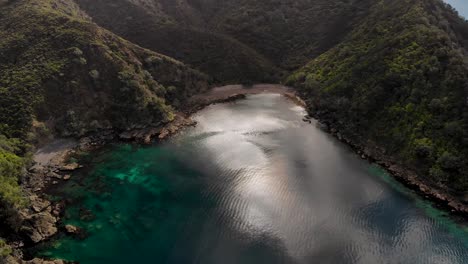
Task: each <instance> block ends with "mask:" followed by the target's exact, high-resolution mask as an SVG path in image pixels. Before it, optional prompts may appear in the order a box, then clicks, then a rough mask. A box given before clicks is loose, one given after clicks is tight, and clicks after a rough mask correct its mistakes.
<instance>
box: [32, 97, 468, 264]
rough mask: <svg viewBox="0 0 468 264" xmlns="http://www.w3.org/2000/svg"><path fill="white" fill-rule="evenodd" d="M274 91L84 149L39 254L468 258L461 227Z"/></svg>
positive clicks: (182, 258)
mask: <svg viewBox="0 0 468 264" xmlns="http://www.w3.org/2000/svg"><path fill="white" fill-rule="evenodd" d="M304 114H305V112H304V109H302V108H301V107H298V106H296V105H294V104H293V103H291V102H290V101H288V100H287V99H285V98H283V97H281V96H279V95H273V94H265V95H253V96H249V97H248V99H247V100H242V101H238V102H236V103H232V104H221V105H214V106H210V107H208V108H206V109H204V110H203V111H201V112H199V113H198V114H197V115H196V116H195V119H196V120H197V121H198V126H197V127H195V128H190V129H188V130H186V131H185V132H183V133H182V134H180V135H178V136H177V137H175V138H173V139H171V140H170V141H169V142H167V143H164V144H160V145H155V146H145V147H141V146H134V145H125V144H123V145H115V146H111V147H109V148H107V149H105V150H103V151H101V152H99V153H92V154H91V155H92V156H89V157H87V158H85V159H88V160H89V162H88V163H89V164H88V170H86V171H85V172H82V173H81V175H74V176H73V178H72V180H71V181H70V182H69V183H67V184H66V185H65V186H64V187H61V188H60V190H56V194H57V197H58V198H57V199H69V200H70V201H72V202H73V203H72V205H71V206H69V207H68V209H67V211H66V216H65V219H64V222H65V223H69V224H73V225H76V226H79V227H82V228H84V229H85V230H87V232H88V235H89V236H88V237H87V238H86V239H84V240H76V239H73V238H70V237H67V236H62V237H59V238H58V239H56V240H54V241H52V242H51V243H50V245H48V246H47V247H46V248H44V249H42V250H41V254H42V255H43V256H48V257H54V258H64V259H68V260H76V261H79V262H80V263H83V264H97V263H100V264H102V263H116V264H117V263H158V264H159V263H177V264H179V263H181V264H183V263H203V264H209V263H222V264H231V263H232V264H234V263H242V264H249V263H408V264H410V263H411V264H414V263H468V230H467V229H466V228H465V227H464V226H462V225H460V224H457V223H456V222H454V221H453V220H451V219H450V218H449V217H447V216H446V215H445V214H444V213H443V212H441V211H439V210H437V209H435V208H433V207H432V206H431V204H430V203H429V202H426V201H424V200H422V199H420V198H419V197H418V196H417V195H415V194H414V193H413V192H412V191H410V190H407V189H406V188H405V187H403V186H402V185H401V184H399V183H397V182H395V181H394V180H393V179H392V178H391V177H390V176H389V175H387V174H386V173H385V172H384V171H383V170H382V169H381V168H379V167H377V166H375V165H372V164H369V163H368V162H367V161H364V160H361V159H360V158H359V157H358V156H356V155H355V154H354V153H352V152H351V151H350V150H349V149H348V148H347V147H346V146H345V145H343V144H342V143H340V142H338V141H337V140H335V139H334V138H332V137H331V136H330V135H328V134H326V133H324V132H323V131H321V130H320V129H319V128H318V127H317V126H316V125H315V124H307V123H304V122H302V117H303V115H304Z"/></svg>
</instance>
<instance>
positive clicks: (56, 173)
mask: <svg viewBox="0 0 468 264" xmlns="http://www.w3.org/2000/svg"><path fill="white" fill-rule="evenodd" d="M268 87H269V86H268V85H262V86H261V89H259V88H258V87H257V88H256V89H244V88H242V89H243V90H239V89H238V88H236V89H231V88H230V89H227V90H223V89H222V88H223V87H221V89H220V90H215V91H211V92H209V93H207V94H205V95H198V96H196V97H195V98H193V100H191V101H189V102H188V103H187V104H186V105H185V106H183V107H182V108H183V109H184V111H183V112H180V113H177V114H176V117H175V119H174V120H173V121H172V122H170V123H168V124H165V125H163V126H157V127H156V126H155V127H147V128H141V129H133V130H129V131H123V132H116V131H113V130H107V131H101V132H100V133H97V134H95V135H91V136H88V137H84V138H81V139H80V140H79V141H77V142H75V143H74V144H70V145H68V146H67V147H66V148H64V149H61V150H60V151H57V153H56V155H55V156H54V157H52V158H50V159H49V160H48V161H47V162H46V164H40V166H37V163H36V165H35V166H32V167H31V168H30V169H29V170H28V172H27V174H26V176H25V177H24V179H23V187H24V189H25V190H26V192H27V193H28V199H29V202H30V203H29V206H28V208H26V209H24V210H22V211H21V212H20V215H19V218H20V219H21V227H20V228H19V231H18V235H17V239H16V240H15V241H13V242H12V243H10V245H11V246H12V248H13V250H14V254H13V256H10V257H8V258H7V259H5V260H3V261H0V263H8V264H41V263H44V264H62V263H66V262H65V261H62V260H53V261H50V260H43V259H39V258H34V259H32V260H29V261H25V260H23V259H24V258H25V256H24V255H23V251H22V249H23V248H27V247H31V246H33V245H36V244H38V243H41V242H44V241H47V240H49V239H51V238H52V237H53V236H54V235H56V234H57V233H58V232H64V233H66V234H68V235H70V236H73V237H78V238H82V237H83V236H84V235H85V233H86V230H80V229H79V228H77V227H74V226H71V225H67V226H63V224H62V223H61V217H62V216H63V211H64V208H65V207H66V202H64V201H59V202H52V201H49V200H47V198H46V190H47V188H48V186H53V185H57V184H60V182H64V181H68V180H69V179H70V178H71V177H73V176H72V173H73V172H74V171H75V170H78V169H80V168H81V165H79V164H78V163H76V162H75V161H73V158H72V157H73V155H75V154H76V153H78V152H89V151H94V150H96V149H98V148H100V147H103V146H105V145H107V144H110V143H112V142H135V143H139V144H151V143H153V142H154V140H157V141H162V140H165V139H167V138H169V137H170V136H172V135H174V134H176V133H178V132H179V131H180V130H182V129H184V128H186V127H190V126H195V125H196V122H195V121H193V120H192V119H191V118H190V116H191V115H192V114H194V113H196V112H198V111H200V110H202V109H203V108H205V107H207V106H209V105H212V104H218V103H229V102H234V101H237V100H241V99H245V98H246V96H247V95H248V94H258V93H262V92H267V93H272V92H273V93H279V94H281V95H283V96H285V97H286V98H288V99H289V100H291V101H292V102H294V103H295V104H297V105H300V106H303V107H305V108H306V103H305V102H304V101H303V100H302V99H301V98H300V97H299V96H297V95H296V93H295V92H294V91H293V90H291V89H290V88H288V87H285V86H278V85H272V86H271V87H272V89H267V88H268ZM218 89H219V88H218ZM220 91H221V92H220ZM312 118H313V119H316V120H318V122H319V124H320V126H321V127H322V128H323V130H324V131H326V132H328V133H330V134H331V135H333V136H335V137H336V138H337V139H338V140H340V141H341V142H343V143H345V144H347V145H348V146H350V147H351V148H352V149H353V150H354V151H355V152H356V153H357V154H358V155H360V156H361V158H363V159H366V160H369V161H370V162H373V163H376V164H378V165H380V166H382V167H383V168H385V169H386V170H387V171H388V172H389V173H390V174H391V175H392V176H393V177H394V178H395V179H397V180H398V181H400V182H402V183H403V184H405V185H406V186H407V187H408V188H410V189H412V190H415V191H416V192H418V193H419V194H420V195H422V196H423V197H425V198H426V199H429V200H431V201H434V202H435V203H436V204H437V205H438V206H440V207H441V208H443V209H445V210H447V211H449V212H451V213H452V214H455V215H458V216H461V217H463V218H464V219H467V217H468V206H467V205H466V204H465V203H463V202H462V201H461V200H460V199H457V198H456V197H454V196H452V195H450V194H448V193H446V192H444V191H443V190H441V189H439V188H436V187H434V186H432V185H430V184H429V183H426V182H424V181H423V180H421V179H420V178H419V177H418V176H417V174H416V173H414V172H413V171H411V170H409V169H407V168H405V167H403V166H400V165H398V163H397V162H396V161H395V160H394V159H392V157H388V156H386V155H385V153H384V151H383V150H382V149H380V148H378V147H376V146H374V145H372V144H368V145H364V144H358V143H356V142H355V141H352V140H350V139H349V138H347V137H346V136H344V135H342V134H341V133H340V132H339V131H338V130H337V129H336V128H334V126H333V124H331V123H328V122H326V121H324V120H320V116H318V115H314V113H310V116H306V117H305V118H304V121H305V122H309V123H311V119H312Z"/></svg>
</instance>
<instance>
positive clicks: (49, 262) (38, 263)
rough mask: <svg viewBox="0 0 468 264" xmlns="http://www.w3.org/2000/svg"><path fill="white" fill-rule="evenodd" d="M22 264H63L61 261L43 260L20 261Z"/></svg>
mask: <svg viewBox="0 0 468 264" xmlns="http://www.w3.org/2000/svg"><path fill="white" fill-rule="evenodd" d="M22 263H23V264H64V263H65V262H64V261H63V260H61V259H56V260H43V259H40V258H34V259H33V260H30V261H22Z"/></svg>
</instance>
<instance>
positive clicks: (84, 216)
mask: <svg viewBox="0 0 468 264" xmlns="http://www.w3.org/2000/svg"><path fill="white" fill-rule="evenodd" d="M79 214H80V220H81V221H92V220H94V218H96V217H95V216H94V214H93V212H91V210H88V209H86V208H80V211H79Z"/></svg>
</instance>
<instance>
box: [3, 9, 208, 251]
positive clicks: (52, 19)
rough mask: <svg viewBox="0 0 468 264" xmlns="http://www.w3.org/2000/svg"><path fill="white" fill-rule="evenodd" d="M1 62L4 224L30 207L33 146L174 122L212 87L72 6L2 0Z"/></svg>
mask: <svg viewBox="0 0 468 264" xmlns="http://www.w3.org/2000/svg"><path fill="white" fill-rule="evenodd" d="M0 62H1V63H0V204H1V205H0V208H2V209H1V210H0V222H2V223H3V221H5V219H6V218H7V217H8V214H9V213H10V212H11V210H10V209H12V208H21V206H23V205H24V202H25V199H24V198H23V194H22V190H21V188H20V187H19V185H18V183H19V180H20V176H21V175H22V174H23V170H24V165H25V164H27V163H29V162H30V159H29V158H28V156H30V151H31V147H30V146H31V145H35V144H37V143H38V142H40V141H41V139H42V138H44V137H49V136H51V135H60V136H83V135H85V134H89V133H91V132H93V131H98V130H101V129H109V128H112V129H114V130H125V129H129V128H133V127H137V126H138V127H144V126H148V125H156V124H160V123H162V122H167V121H170V120H171V119H172V118H173V116H174V113H175V111H176V110H177V106H178V104H180V102H183V100H185V99H186V98H187V97H189V96H190V95H191V94H194V93H197V92H200V91H201V90H203V89H205V88H207V84H208V77H207V76H206V75H204V74H202V73H200V72H198V71H196V70H193V69H191V68H189V67H187V66H186V65H184V64H182V63H180V62H178V61H176V60H174V59H171V58H169V57H166V56H163V55H160V54H158V53H155V52H151V51H149V50H145V49H143V48H140V47H138V46H135V45H133V44H131V43H129V42H127V41H125V40H123V39H121V38H120V37H117V36H115V35H114V34H112V33H110V32H108V31H106V30H104V29H101V28H99V27H98V26H96V25H95V24H93V23H92V22H90V21H89V19H88V17H87V15H86V14H85V13H83V12H82V11H81V10H80V9H79V8H78V6H77V5H76V4H75V3H74V2H72V1H68V0H67V1H55V0H16V1H0ZM173 102H175V103H176V104H175V105H174V106H173V105H171V103H173ZM1 250H2V249H0V251H1Z"/></svg>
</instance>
